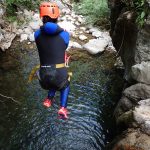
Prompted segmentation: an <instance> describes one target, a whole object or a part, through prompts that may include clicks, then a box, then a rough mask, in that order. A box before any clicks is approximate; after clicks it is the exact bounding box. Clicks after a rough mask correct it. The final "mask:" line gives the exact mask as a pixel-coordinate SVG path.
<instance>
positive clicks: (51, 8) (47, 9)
mask: <svg viewBox="0 0 150 150" xmlns="http://www.w3.org/2000/svg"><path fill="white" fill-rule="evenodd" d="M43 16H49V17H50V18H52V19H57V18H58V17H59V16H60V12H59V8H58V6H57V4H56V3H50V2H43V3H41V5H40V17H43Z"/></svg>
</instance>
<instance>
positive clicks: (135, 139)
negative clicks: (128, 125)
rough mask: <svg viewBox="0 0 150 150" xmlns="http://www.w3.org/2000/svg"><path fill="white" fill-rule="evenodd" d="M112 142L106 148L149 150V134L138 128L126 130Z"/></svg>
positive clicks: (111, 149) (115, 149)
mask: <svg viewBox="0 0 150 150" xmlns="http://www.w3.org/2000/svg"><path fill="white" fill-rule="evenodd" d="M114 143H115V144H114ZM114 143H113V144H112V146H110V147H109V148H107V150H150V136H148V135H146V134H143V133H142V132H141V131H139V130H133V129H131V130H128V131H126V133H124V134H122V135H121V136H120V137H118V138H117V139H116V141H114ZM112 147H113V148H112Z"/></svg>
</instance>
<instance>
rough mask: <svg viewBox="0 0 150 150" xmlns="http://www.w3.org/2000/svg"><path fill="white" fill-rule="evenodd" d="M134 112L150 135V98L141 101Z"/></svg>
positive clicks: (136, 119) (139, 122)
mask: <svg viewBox="0 0 150 150" xmlns="http://www.w3.org/2000/svg"><path fill="white" fill-rule="evenodd" d="M147 104H148V105H147ZM133 114H134V119H135V121H136V122H137V123H138V124H140V125H141V128H142V130H143V131H144V132H145V133H146V134H148V135H150V99H146V100H142V101H140V102H139V106H137V107H136V108H135V110H134V111H133Z"/></svg>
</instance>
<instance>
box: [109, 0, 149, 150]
mask: <svg viewBox="0 0 150 150" xmlns="http://www.w3.org/2000/svg"><path fill="white" fill-rule="evenodd" d="M147 4H148V5H149V7H150V2H149V1H147ZM109 7H110V9H111V17H110V19H111V31H110V35H111V38H112V42H113V45H114V47H115V48H116V50H117V52H118V56H121V59H122V62H123V64H124V68H125V72H124V78H125V80H126V81H127V85H128V87H126V89H125V90H124V91H123V93H122V97H121V99H120V101H119V103H118V105H117V107H116V109H115V112H114V115H115V118H116V122H117V125H118V129H120V131H121V132H122V135H121V136H118V137H117V138H116V139H114V141H113V142H112V143H111V144H110V145H109V146H108V147H107V149H111V150H121V149H123V150H131V149H132V150H150V14H148V16H147V20H146V22H145V25H144V27H143V28H139V27H138V25H137V23H136V14H135V12H133V10H130V11H128V9H127V7H128V6H127V5H126V4H125V3H123V0H113V1H109Z"/></svg>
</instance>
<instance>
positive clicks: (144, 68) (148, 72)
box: [131, 62, 150, 84]
mask: <svg viewBox="0 0 150 150" xmlns="http://www.w3.org/2000/svg"><path fill="white" fill-rule="evenodd" d="M131 75H132V78H133V79H134V80H136V81H137V82H141V83H145V84H150V62H141V64H136V65H134V66H132V68H131Z"/></svg>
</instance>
